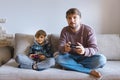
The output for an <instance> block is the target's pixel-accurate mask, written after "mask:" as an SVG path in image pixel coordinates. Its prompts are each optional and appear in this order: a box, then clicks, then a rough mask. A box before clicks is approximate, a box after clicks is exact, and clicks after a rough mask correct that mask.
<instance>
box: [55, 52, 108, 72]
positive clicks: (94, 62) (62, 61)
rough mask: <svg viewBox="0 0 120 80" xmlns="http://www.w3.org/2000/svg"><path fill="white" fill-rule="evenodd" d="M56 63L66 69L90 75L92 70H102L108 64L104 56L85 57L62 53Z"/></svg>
mask: <svg viewBox="0 0 120 80" xmlns="http://www.w3.org/2000/svg"><path fill="white" fill-rule="evenodd" d="M56 62H57V63H58V64H59V65H61V66H62V67H64V68H66V69H70V70H75V71H79V72H83V73H88V74H89V73H90V72H91V70H92V69H97V68H102V67H103V66H104V65H105V63H106V57H105V56H104V55H102V54H97V55H93V56H91V57H85V56H80V55H71V54H69V53H65V54H61V53H60V54H59V55H58V57H57V58H56Z"/></svg>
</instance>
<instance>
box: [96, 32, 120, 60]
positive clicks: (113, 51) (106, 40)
mask: <svg viewBox="0 0 120 80" xmlns="http://www.w3.org/2000/svg"><path fill="white" fill-rule="evenodd" d="M97 40H98V47H99V51H100V53H102V54H104V55H105V56H106V57H107V59H108V60H120V36H119V35H118V34H100V35H97Z"/></svg>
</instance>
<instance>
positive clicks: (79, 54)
mask: <svg viewBox="0 0 120 80" xmlns="http://www.w3.org/2000/svg"><path fill="white" fill-rule="evenodd" d="M66 19H67V22H68V26H66V27H64V28H63V29H62V31H61V35H60V40H59V41H60V44H59V52H60V54H59V55H58V57H57V58H56V62H57V63H58V64H59V65H61V66H62V67H64V68H66V69H70V70H75V71H79V72H83V73H87V74H90V75H93V76H95V77H97V78H100V77H101V74H100V72H98V71H96V70H95V69H97V68H102V67H103V66H104V65H105V63H106V57H105V56H104V55H102V54H97V52H98V46H97V41H96V37H95V33H94V30H93V29H92V28H91V27H89V26H87V25H85V24H81V13H80V11H79V10H78V9H76V8H71V9H69V10H68V11H67V12H66Z"/></svg>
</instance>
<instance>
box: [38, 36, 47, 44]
mask: <svg viewBox="0 0 120 80" xmlns="http://www.w3.org/2000/svg"><path fill="white" fill-rule="evenodd" d="M44 40H45V36H44V35H40V36H39V37H38V38H36V41H37V42H38V43H39V44H42V43H43V42H44Z"/></svg>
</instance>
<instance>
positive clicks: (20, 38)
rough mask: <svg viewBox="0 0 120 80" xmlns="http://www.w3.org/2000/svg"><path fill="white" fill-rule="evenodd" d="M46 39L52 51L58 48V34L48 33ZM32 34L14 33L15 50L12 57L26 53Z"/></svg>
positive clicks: (30, 43) (32, 37)
mask: <svg viewBox="0 0 120 80" xmlns="http://www.w3.org/2000/svg"><path fill="white" fill-rule="evenodd" d="M47 39H48V41H49V42H50V44H51V45H52V47H51V48H52V50H53V52H56V51H57V50H58V43H59V41H58V40H59V35H56V34H49V35H48V36H47ZM33 41H34V36H33V35H30V34H21V33H16V34H15V51H14V58H15V57H16V55H17V54H26V55H27V54H28V51H29V48H30V46H31V45H32V44H33Z"/></svg>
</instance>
